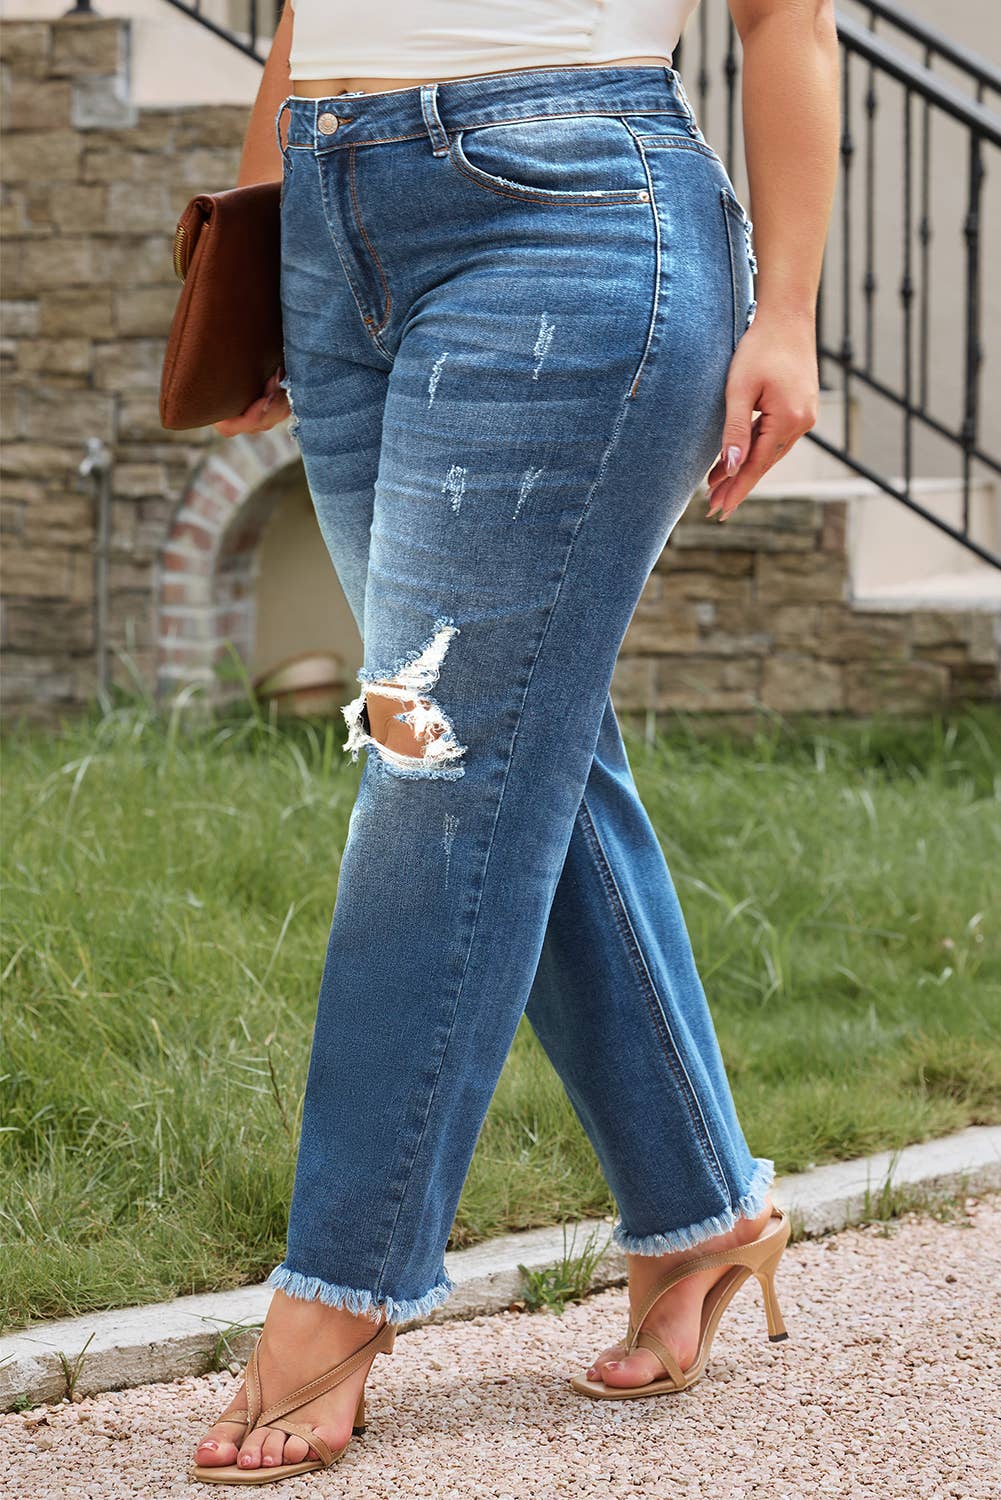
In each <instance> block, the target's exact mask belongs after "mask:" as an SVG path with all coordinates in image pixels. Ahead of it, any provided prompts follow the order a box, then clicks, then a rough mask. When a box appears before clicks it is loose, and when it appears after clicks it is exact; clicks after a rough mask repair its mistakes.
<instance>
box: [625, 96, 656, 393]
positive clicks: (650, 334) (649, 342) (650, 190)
mask: <svg viewBox="0 0 1001 1500" xmlns="http://www.w3.org/2000/svg"><path fill="white" fill-rule="evenodd" d="M622 123H623V125H624V126H625V127H626V129H627V130H628V131H629V134H630V135H631V136H632V138H633V143H634V145H635V146H636V149H637V151H638V152H639V154H640V160H641V161H642V163H643V171H644V173H645V175H646V185H647V196H648V198H649V202H650V213H651V214H652V216H653V227H654V236H655V239H654V247H655V248H654V269H653V278H654V279H653V305H652V306H651V308H650V322H649V325H648V326H647V335H646V343H645V344H644V345H643V353H642V354H641V355H640V362H639V364H638V365H637V366H636V371H635V373H634V375H633V378H632V381H631V382H630V385H629V397H633V396H635V395H636V390H637V387H638V386H639V383H640V376H641V375H642V374H643V370H644V367H645V365H646V362H647V356H648V355H649V353H650V350H651V348H652V346H653V339H654V333H655V331H656V328H657V315H658V312H659V310H660V282H661V273H662V269H663V268H662V264H661V256H662V247H661V233H660V209H659V207H658V204H657V194H656V191H655V189H654V185H653V174H652V173H651V171H650V163H649V161H648V160H647V154H646V152H645V151H644V149H643V142H642V141H641V140H640V138H639V136H638V135H637V133H636V131H635V130H634V129H633V127H632V126H631V125H630V123H629V121H628V120H626V119H623V121H622Z"/></svg>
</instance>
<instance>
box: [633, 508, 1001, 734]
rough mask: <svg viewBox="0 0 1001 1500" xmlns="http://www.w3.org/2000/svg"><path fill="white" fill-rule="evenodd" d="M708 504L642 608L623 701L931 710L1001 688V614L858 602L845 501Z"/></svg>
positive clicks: (666, 555)
mask: <svg viewBox="0 0 1001 1500" xmlns="http://www.w3.org/2000/svg"><path fill="white" fill-rule="evenodd" d="M705 512H706V504H705V502H704V501H703V500H702V498H701V497H698V496H697V497H696V498H695V499H694V500H693V501H692V502H691V504H690V505H689V507H688V510H687V511H686V513H685V515H684V516H683V518H682V520H681V521H680V522H679V524H678V526H677V527H676V528H675V530H674V532H673V533H672V535H671V539H670V542H669V543H668V545H667V547H666V548H665V549H664V552H663V553H662V555H661V557H660V559H659V561H658V563H657V566H656V568H655V569H654V572H653V574H652V576H651V578H650V581H649V583H648V584H647V587H646V590H645V591H644V595H643V598H642V599H641V600H640V603H639V605H638V607H637V610H636V613H635V615H634V616H633V620H632V624H631V625H630V627H629V631H628V633H627V636H626V640H625V642H624V643H623V648H622V652H621V655H620V658H619V663H618V666H617V668H616V675H615V680H614V684H613V692H614V695H615V702H616V706H617V707H618V708H620V709H621V710H622V711H623V712H624V713H626V714H630V715H632V714H639V713H645V712H647V711H649V710H651V709H652V710H654V711H656V712H666V711H669V710H672V709H683V710H687V711H690V712H698V711H704V712H710V713H714V714H718V713H723V714H728V715H736V716H738V717H740V716H742V715H746V714H747V713H748V712H750V711H752V710H755V709H758V708H761V707H764V708H766V709H771V710H774V711H776V712H778V713H783V714H786V713H803V712H809V713H821V714H822V713H850V714H858V715H862V714H869V713H875V712H879V711H884V710H885V711H889V712H921V711H923V710H926V709H933V708H941V707H944V706H946V705H949V704H958V703H962V702H972V701H977V700H990V699H996V698H997V697H998V696H999V693H1001V676H999V662H1001V621H999V619H998V617H997V615H994V614H991V613H988V612H984V611H942V610H937V611H932V610H925V609H921V610H900V611H898V610H893V611H888V610H882V609H879V610H877V609H864V608H860V607H859V606H857V605H856V604H855V603H853V602H852V600H851V598H850V593H849V585H848V560H847V551H846V537H845V532H846V523H847V520H848V501H846V500H830V499H827V500H823V501H820V500H815V499H812V498H810V497H809V496H808V495H807V496H803V497H796V496H784V497H783V498H782V499H769V498H765V497H763V496H759V495H751V496H749V497H748V499H747V500H746V501H745V503H744V504H743V505H742V506H740V507H739V508H738V509H737V510H736V511H735V512H734V514H733V515H732V516H731V517H730V518H729V519H728V520H726V521H722V522H720V521H717V520H713V521H706V520H705V519H704V518H705Z"/></svg>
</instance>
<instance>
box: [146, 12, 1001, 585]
mask: <svg viewBox="0 0 1001 1500" xmlns="http://www.w3.org/2000/svg"><path fill="white" fill-rule="evenodd" d="M167 3H168V4H169V5H172V6H174V8H175V9H177V10H180V11H183V12H184V13H185V14H186V15H188V16H190V17H191V18H192V19H193V20H195V21H198V22H199V23H200V24H201V25H203V26H205V27H206V28H207V29H209V30H210V31H212V32H213V33H215V35H217V36H219V37H221V38H222V39H223V40H225V41H228V42H230V43H231V44H232V45H233V46H235V47H238V48H239V49H240V50H241V51H242V52H244V53H245V54H247V55H248V56H250V57H253V58H255V59H256V60H257V61H259V62H261V63H263V62H264V61H265V60H266V57H267V52H268V48H269V47H270V42H271V36H272V34H273V32H274V27H275V26H276V25H277V23H278V19H279V17H280V15H281V9H282V0H241V3H234V4H233V5H231V7H230V9H229V11H228V14H229V15H230V16H234V15H235V16H237V17H239V18H242V19H243V21H244V24H243V26H242V28H241V29H240V30H236V29H233V28H232V27H227V26H225V25H223V24H221V23H220V22H218V21H217V20H215V19H213V18H212V17H211V16H209V15H208V14H206V12H205V10H204V9H203V0H167ZM844 3H846V4H848V5H850V6H851V7H852V8H853V9H854V10H856V11H861V12H862V13H863V15H864V17H865V21H864V22H863V21H862V20H859V19H857V18H856V16H855V15H854V14H848V13H847V12H846V11H845V9H844V8H843V6H842V8H840V9H839V11H838V15H837V26H838V36H839V41H840V46H841V109H842V120H841V126H842V133H841V171H840V174H839V184H838V202H837V203H836V205H835V216H834V220H833V222H832V232H831V234H830V235H829V237H828V244H827V248H826V251H825V257H824V269H823V274H822V276H821V284H820V292H819V296H818V298H817V358H818V367H819V371H820V379H821V385H822V387H823V388H824V389H825V390H832V389H837V388H840V392H841V395H842V398H843V425H842V431H841V434H840V437H839V438H838V439H834V438H831V437H827V436H825V435H823V434H822V433H820V432H817V431H812V432H810V433H808V434H807V436H808V437H809V439H810V440H811V441H812V442H814V443H816V444H818V445H819V446H820V447H821V448H823V449H824V450H826V451H827V452H828V453H830V454H831V455H833V456H834V457H835V458H837V459H839V460H840V461H841V462H842V463H843V464H845V465H846V466H847V467H848V468H849V469H850V470H852V471H853V472H854V473H856V474H858V475H859V476H861V477H862V478H864V479H866V480H868V481H870V482H871V483H872V484H874V485H875V486H877V487H878V488H879V489H880V490H882V491H883V492H884V493H886V494H888V495H892V496H893V497H894V498H895V499H896V500H899V501H900V502H901V504H903V505H905V506H907V507H908V508H909V509H910V510H912V511H914V512H915V513H916V514H918V515H920V516H922V517H923V518H924V519H925V520H927V521H928V522H929V523H930V524H931V525H933V526H935V527H937V528H938V529H939V530H940V531H943V532H945V533H946V534H947V535H949V536H950V537H952V538H953V539H954V540H955V541H957V542H959V543H961V544H962V545H963V546H964V547H966V548H967V549H969V550H970V551H971V552H973V553H975V554H976V555H977V556H978V557H980V558H981V559H983V560H984V561H985V562H988V563H991V564H993V565H994V566H995V567H998V568H1001V555H999V553H997V552H995V551H994V550H993V549H992V547H991V546H989V545H988V544H987V543H986V542H984V541H981V540H979V539H978V538H977V537H976V536H975V535H974V534H973V532H974V516H973V494H974V489H975V486H976V484H977V483H978V481H982V480H989V481H991V482H994V483H995V484H996V485H997V487H998V489H999V491H1001V432H999V431H998V430H997V429H998V427H1001V395H999V392H1001V326H997V325H996V324H994V325H991V326H989V327H988V325H987V321H986V311H985V309H986V307H987V306H988V303H989V295H988V294H989V293H990V294H992V295H993V296H994V297H995V298H997V297H1001V288H998V287H997V286H995V287H993V288H985V278H986V276H987V275H988V273H990V274H991V275H993V276H994V277H996V278H999V280H1001V245H998V246H997V247H995V249H994V253H993V256H992V257H991V258H988V255H987V251H986V241H987V227H988V219H989V215H988V202H987V197H988V191H989V190H990V191H993V192H995V199H994V200H993V201H992V207H993V208H994V209H995V210H996V212H995V214H994V221H995V222H999V223H1001V198H999V196H998V190H999V189H1001V173H998V172H997V170H996V169H997V167H998V166H1001V160H999V155H998V153H1001V112H999V110H1001V69H998V68H997V67H995V66H994V65H993V64H992V63H991V62H989V61H988V60H987V59H985V58H983V57H981V56H979V55H978V54H976V53H975V52H972V51H971V50H970V49H969V48H965V47H962V46H960V45H959V44H957V43H955V42H953V41H952V40H951V39H950V38H949V37H947V36H945V35H944V33H942V32H940V31H938V30H936V29H934V28H932V27H930V26H927V25H925V24H924V22H922V21H920V20H918V19H917V18H916V17H915V16H913V15H910V14H909V13H908V12H907V11H906V10H904V9H903V8H902V7H901V6H900V5H898V4H896V3H894V0H844ZM216 13H218V11H217V12H216ZM721 27H722V36H720V35H719V32H720V28H721ZM690 54H694V56H693V57H692V58H691V61H690V60H689V55H690ZM673 63H674V66H675V67H676V68H677V69H678V70H679V72H681V73H682V74H683V76H684V78H685V83H686V88H687V89H688V92H689V93H690V94H692V96H693V98H694V99H695V100H696V108H697V111H698V114H699V118H700V120H702V122H703V124H704V126H705V129H706V133H707V135H708V136H709V138H710V139H711V140H713V142H714V144H717V149H719V151H720V155H721V156H722V157H723V160H724V161H725V163H726V166H727V170H728V171H729V172H730V174H731V176H735V175H737V173H738V172H742V170H743V167H742V164H741V165H740V166H738V164H737V146H738V134H739V119H738V116H739V105H740V71H741V68H740V46H739V41H738V38H737V32H736V27H735V26H734V23H733V19H732V17H731V16H730V15H729V12H728V10H727V7H726V6H725V4H724V3H723V0H716V6H715V8H714V7H713V4H712V3H711V0H703V3H702V5H701V6H700V8H699V11H698V12H697V14H696V16H695V18H694V21H693V25H691V26H690V27H689V28H687V31H686V38H684V39H683V40H682V41H680V42H679V43H678V46H677V47H676V48H675V53H674V58H673ZM717 71H718V73H719V74H720V75H721V84H722V96H723V97H722V109H723V119H722V122H721V125H720V128H719V130H717V129H716V128H715V118H714V116H715V114H716V113H717V109H718V104H719V101H718V99H717V97H716V92H715V88H714V75H715V74H716V72H717ZM888 101H891V102H893V103H894V104H895V106H896V108H897V109H898V111H899V114H898V116H897V120H896V126H895V129H893V130H889V129H886V128H884V129H883V132H882V135H881V134H880V116H881V112H882V111H883V110H884V109H885V108H886V106H887V103H888ZM940 138H941V143H942V148H943V149H944V150H945V151H947V152H948V158H946V157H945V156H944V155H942V154H941V151H940V154H939V156H938V157H937V158H935V159H934V161H933V153H934V148H935V146H936V144H937V143H939V141H940ZM894 148H895V149H896V150H897V151H899V158H898V160H897V161H896V162H895V163H892V162H890V161H889V160H888V159H887V154H888V151H892V150H893V149H894ZM860 153H861V165H862V173H861V174H858V173H857V164H856V157H857V156H858V155H859V154H860ZM988 161H990V164H991V166H992V167H993V168H994V169H995V170H994V172H993V174H989V173H988ZM960 180H961V181H962V190H961V191H960V188H959V183H960ZM860 200H861V201H860ZM894 214H895V215H896V217H897V221H898V227H899V239H898V242H897V244H896V245H895V246H893V247H892V249H891V248H890V247H889V246H888V243H887V222H888V221H889V220H892V218H893V216H894ZM943 225H944V226H945V227H944V228H943ZM950 234H951V239H950V238H949V237H948V236H949V235H950ZM943 235H945V236H946V238H945V239H944V240H943ZM936 239H937V240H938V242H939V244H941V245H942V246H943V251H942V254H940V255H939V256H938V258H937V260H936V255H935V249H936ZM856 262H858V263H859V264H858V270H856ZM954 280H959V281H961V283H962V289H961V295H960V296H959V306H960V308H961V313H960V316H959V317H958V318H956V317H954V316H953V317H949V316H947V315H943V313H942V311H941V309H942V308H946V310H947V311H948V308H951V307H954V306H955V305H956V294H955V291H954V289H953V287H952V285H951V284H950V283H952V282H953V281H954ZM943 285H944V286H945V287H946V290H947V291H948V292H949V298H948V303H946V300H945V299H944V297H943V295H942V289H943ZM884 287H889V288H890V289H891V291H892V292H895V298H896V311H895V313H894V314H893V317H892V320H891V317H890V316H888V314H889V313H890V312H891V310H890V309H889V308H888V306H887V303H888V301H889V298H888V297H885V296H884V297H883V298H882V299H881V293H882V292H883V289H884ZM936 293H938V296H936ZM829 329H830V332H829V331H828V330H829ZM988 337H990V339H991V340H992V347H988V346H987V340H988ZM888 364H891V365H893V366H894V368H892V369H887V368H886V367H887V365H888ZM985 367H987V368H988V373H989V374H990V376H991V379H990V380H989V381H985V378H984V375H985ZM985 387H986V388H987V389H988V390H989V393H990V397H991V401H992V405H991V406H990V408H989V409H988V410H987V412H986V417H987V418H989V419H991V425H990V426H989V424H988V421H987V420H985V403H984V390H985ZM855 408H858V411H859V414H860V420H859V421H858V422H857V423H856V424H855V425H857V426H859V427H860V428H862V429H868V430H869V436H870V438H872V437H873V435H874V436H875V439H876V440H875V442H874V443H873V442H871V441H870V442H869V443H868V444H867V441H866V433H865V431H863V433H862V437H861V439H860V438H859V437H858V436H857V435H856V433H855V431H854V430H853V411H854V409H855ZM891 417H892V418H894V419H895V420H896V421H897V422H898V423H899V428H900V439H899V465H897V466H894V465H892V464H891V462H890V458H889V452H890V450H889V447H888V444H887V438H886V430H887V422H888V420H889V419H890V418H891ZM929 444H931V445H932V446H931V448H930V447H929ZM935 445H937V448H936V447H935ZM871 448H875V454H873V453H872V452H870V451H868V450H869V449H871ZM891 471H892V472H891ZM920 474H931V475H935V476H937V477H944V478H947V479H948V478H951V477H954V478H955V482H956V486H957V489H958V491H959V495H960V506H959V510H960V514H959V516H958V524H953V522H952V521H950V520H948V519H946V518H945V517H944V516H942V515H940V514H938V513H937V512H936V511H934V510H932V509H931V508H929V506H927V505H924V504H922V502H921V500H919V499H918V498H917V496H916V494H915V489H914V482H915V479H916V477H917V476H918V475H920Z"/></svg>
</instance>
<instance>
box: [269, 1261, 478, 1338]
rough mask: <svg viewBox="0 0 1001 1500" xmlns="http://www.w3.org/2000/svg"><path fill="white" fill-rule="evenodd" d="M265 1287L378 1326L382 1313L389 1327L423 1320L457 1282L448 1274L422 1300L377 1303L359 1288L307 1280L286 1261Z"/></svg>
mask: <svg viewBox="0 0 1001 1500" xmlns="http://www.w3.org/2000/svg"><path fill="white" fill-rule="evenodd" d="M265 1286H274V1287H278V1288H279V1289H280V1290H281V1291H283V1292H284V1293H285V1295H286V1296H287V1297H300V1298H302V1300H303V1301H305V1302H325V1303H326V1304H327V1306H328V1307H343V1308H344V1310H345V1311H346V1312H351V1313H355V1314H358V1315H361V1316H364V1317H367V1318H371V1320H372V1322H373V1323H377V1322H379V1320H380V1317H381V1315H382V1313H383V1312H385V1314H386V1321H387V1323H407V1322H409V1321H410V1319H411V1318H423V1317H425V1316H426V1315H427V1314H428V1313H429V1312H431V1311H432V1310H433V1309H434V1308H436V1307H440V1306H441V1304H442V1303H443V1302H444V1301H445V1299H446V1297H447V1296H448V1295H449V1293H450V1292H453V1291H454V1290H455V1282H454V1281H453V1280H452V1278H451V1277H450V1276H449V1275H448V1273H447V1272H446V1273H445V1274H444V1277H443V1279H442V1280H441V1281H439V1282H437V1283H436V1284H435V1285H434V1286H433V1287H432V1288H431V1290H430V1291H428V1292H425V1293H424V1295H423V1297H399V1298H397V1297H386V1298H385V1300H384V1301H383V1302H377V1301H376V1299H375V1297H373V1295H372V1293H371V1292H368V1291H364V1290H360V1289H358V1288H357V1287H350V1286H337V1285H335V1284H334V1283H333V1282H330V1281H321V1280H320V1278H319V1276H305V1275H303V1273H302V1272H301V1271H293V1270H292V1269H291V1268H290V1267H289V1266H287V1265H286V1264H285V1262H284V1261H282V1262H281V1264H280V1265H277V1266H275V1268H274V1270H273V1271H272V1272H271V1273H270V1275H269V1276H268V1278H267V1280H266V1282H265Z"/></svg>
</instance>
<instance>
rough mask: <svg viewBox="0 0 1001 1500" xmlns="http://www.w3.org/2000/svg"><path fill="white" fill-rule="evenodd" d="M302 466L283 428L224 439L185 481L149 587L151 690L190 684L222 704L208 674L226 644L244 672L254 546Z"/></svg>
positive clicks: (250, 641)
mask: <svg viewBox="0 0 1001 1500" xmlns="http://www.w3.org/2000/svg"><path fill="white" fill-rule="evenodd" d="M301 482H302V469H301V456H300V452H299V448H298V446H297V445H296V443H295V440H294V439H293V438H291V437H289V435H288V431H287V427H286V426H285V425H282V426H279V427H274V428H272V429H271V430H270V432H260V433H252V434H251V433H246V434H242V435H241V436H240V437H235V438H221V439H220V440H219V443H218V444H217V445H214V446H213V447H212V448H211V449H210V450H209V452H208V453H207V454H206V457H205V458H204V460H203V461H202V463H201V464H200V465H199V467H198V468H197V470H196V471H195V473H194V474H193V475H192V478H191V482H190V483H189V485H188V488H187V490H186V491H185V493H184V496H183V498H182V500H181V503H180V505H179V506H178V508H177V510H176V511H175V513H174V517H173V520H172V522H171V525H170V529H169V531H168V533H167V538H166V540H165V542H164V545H163V549H162V551H161V553H160V558H159V565H158V567H157V577H156V683H157V691H158V692H159V693H161V694H168V695H169V694H173V693H174V692H176V691H177V690H178V689H179V688H182V687H185V686H187V685H188V684H190V683H197V684H199V685H201V686H202V687H203V688H204V690H205V692H206V695H207V696H208V697H210V698H212V699H218V698H221V697H225V696H226V689H225V687H224V686H223V685H222V684H221V683H220V681H219V678H218V676H217V674H216V672H215V667H216V665H217V663H219V662H220V661H221V660H222V659H223V658H224V657H226V656H227V655H228V651H229V643H231V644H232V645H233V646H234V647H235V648H236V650H237V652H238V653H239V655H240V657H241V658H242V659H243V660H244V661H245V662H249V661H250V659H251V656H252V653H253V647H254V623H255V621H254V614H255V583H256V561H257V544H258V542H259V541H260V537H261V532H262V530H263V528H264V526H265V524H266V522H267V520H268V518H269V517H270V515H271V514H272V512H273V511H274V509H275V507H276V505H277V504H278V502H279V501H280V499H281V498H282V496H283V495H284V494H285V493H286V492H287V489H288V486H289V484H290V483H301Z"/></svg>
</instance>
